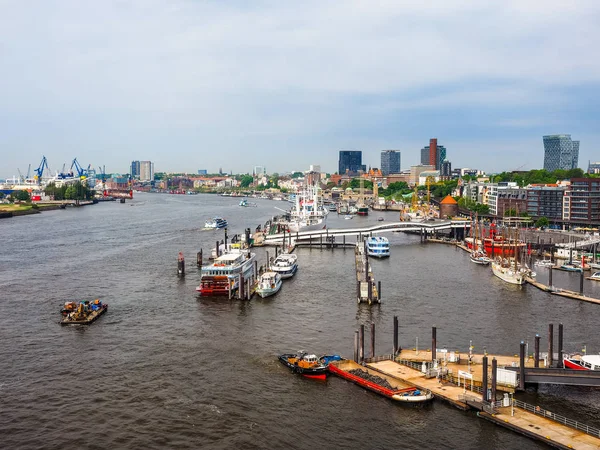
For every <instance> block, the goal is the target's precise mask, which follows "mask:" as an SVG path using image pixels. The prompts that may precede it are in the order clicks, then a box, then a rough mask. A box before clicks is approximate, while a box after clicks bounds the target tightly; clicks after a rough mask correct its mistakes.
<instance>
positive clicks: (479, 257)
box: [470, 214, 492, 266]
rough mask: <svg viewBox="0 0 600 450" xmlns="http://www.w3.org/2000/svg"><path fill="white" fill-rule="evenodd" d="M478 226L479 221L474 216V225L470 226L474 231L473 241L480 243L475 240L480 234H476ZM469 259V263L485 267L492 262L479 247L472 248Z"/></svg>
mask: <svg viewBox="0 0 600 450" xmlns="http://www.w3.org/2000/svg"><path fill="white" fill-rule="evenodd" d="M478 224H479V221H478V219H477V214H475V223H474V224H473V225H474V226H472V227H471V229H472V230H474V236H475V241H476V242H479V243H480V242H481V241H478V240H477V236H478V235H479V234H480V233H479V232H478V231H479V227H478ZM470 259H471V262H473V263H475V264H480V265H484V266H487V265H489V264H490V263H491V262H492V260H491V258H489V257H488V255H487V254H486V253H485V252H484V251H483V248H482V247H481V245H477V246H474V248H473V249H472V250H471V254H470Z"/></svg>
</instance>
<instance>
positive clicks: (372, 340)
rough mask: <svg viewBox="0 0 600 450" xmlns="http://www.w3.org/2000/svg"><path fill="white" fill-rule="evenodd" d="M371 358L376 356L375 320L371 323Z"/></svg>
mask: <svg viewBox="0 0 600 450" xmlns="http://www.w3.org/2000/svg"><path fill="white" fill-rule="evenodd" d="M371 358H375V322H373V323H371Z"/></svg>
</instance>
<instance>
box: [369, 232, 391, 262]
mask: <svg viewBox="0 0 600 450" xmlns="http://www.w3.org/2000/svg"><path fill="white" fill-rule="evenodd" d="M367 255H368V256H375V257H376V258H385V257H388V256H390V241H388V238H386V237H383V236H375V237H370V238H368V239H367Z"/></svg>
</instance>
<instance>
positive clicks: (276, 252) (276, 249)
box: [275, 246, 279, 258]
mask: <svg viewBox="0 0 600 450" xmlns="http://www.w3.org/2000/svg"><path fill="white" fill-rule="evenodd" d="M278 251H279V247H277V246H275V258H277V256H278Z"/></svg>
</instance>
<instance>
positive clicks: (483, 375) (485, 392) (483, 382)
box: [481, 355, 488, 402]
mask: <svg viewBox="0 0 600 450" xmlns="http://www.w3.org/2000/svg"><path fill="white" fill-rule="evenodd" d="M482 360H483V370H482V372H481V388H482V389H481V399H482V400H483V401H484V402H487V401H488V357H487V355H484V356H483V358H482Z"/></svg>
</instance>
